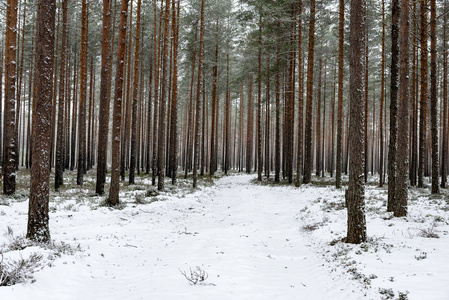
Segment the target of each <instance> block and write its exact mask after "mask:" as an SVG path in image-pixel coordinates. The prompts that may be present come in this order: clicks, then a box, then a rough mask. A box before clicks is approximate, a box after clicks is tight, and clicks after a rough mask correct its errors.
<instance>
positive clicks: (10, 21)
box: [3, 0, 51, 195]
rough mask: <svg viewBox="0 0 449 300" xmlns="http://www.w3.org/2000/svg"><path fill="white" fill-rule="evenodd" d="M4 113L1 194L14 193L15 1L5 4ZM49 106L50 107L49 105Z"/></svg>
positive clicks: (10, 0) (15, 156)
mask: <svg viewBox="0 0 449 300" xmlns="http://www.w3.org/2000/svg"><path fill="white" fill-rule="evenodd" d="M6 4H7V5H6V7H7V8H6V44H5V111H4V117H3V128H4V137H3V193H4V194H5V195H12V194H14V193H15V191H16V159H17V157H18V156H17V155H16V135H15V128H16V126H17V124H16V120H15V117H16V114H15V105H16V99H15V98H16V87H17V86H16V40H17V0H7V2H6ZM50 106H51V105H50Z"/></svg>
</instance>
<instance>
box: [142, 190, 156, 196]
mask: <svg viewBox="0 0 449 300" xmlns="http://www.w3.org/2000/svg"><path fill="white" fill-rule="evenodd" d="M156 196H159V192H158V191H157V190H155V189H149V190H147V191H146V192H145V197H156Z"/></svg>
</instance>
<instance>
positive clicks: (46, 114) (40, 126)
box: [26, 0, 56, 242]
mask: <svg viewBox="0 0 449 300" xmlns="http://www.w3.org/2000/svg"><path fill="white" fill-rule="evenodd" d="M55 12H56V3H55V1H52V0H39V2H38V8H37V43H36V55H37V56H36V76H35V80H36V81H37V82H36V88H37V91H36V94H35V95H36V97H35V98H34V104H33V106H34V108H35V109H34V117H33V136H34V138H33V145H32V148H33V154H32V155H33V158H32V161H33V164H32V167H31V179H30V180H31V188H30V201H29V209H28V227H27V234H26V237H27V238H28V239H32V240H36V241H39V242H48V241H49V240H50V229H49V224H48V221H49V215H48V204H49V192H50V147H51V118H52V98H53V61H54V41H55V33H54V31H55Z"/></svg>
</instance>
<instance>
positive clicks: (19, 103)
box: [0, 6, 26, 170]
mask: <svg viewBox="0 0 449 300" xmlns="http://www.w3.org/2000/svg"><path fill="white" fill-rule="evenodd" d="M25 20H26V6H24V8H23V18H22V41H21V51H20V65H19V75H18V76H19V80H18V82H17V104H16V106H17V107H16V128H15V130H16V133H15V135H16V139H17V140H16V155H17V156H16V169H17V170H18V169H19V154H20V126H21V123H20V117H21V112H20V111H21V107H22V81H23V61H24V56H25V53H24V52H25V51H24V50H25V23H26V21H25ZM0 82H1V81H0ZM23 106H25V105H23ZM22 164H23V159H22Z"/></svg>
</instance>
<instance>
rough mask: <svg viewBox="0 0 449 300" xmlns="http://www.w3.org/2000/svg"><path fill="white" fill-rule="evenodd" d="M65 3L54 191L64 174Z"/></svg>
mask: <svg viewBox="0 0 449 300" xmlns="http://www.w3.org/2000/svg"><path fill="white" fill-rule="evenodd" d="M67 2H68V0H64V1H63V2H62V40H61V43H62V45H61V69H60V71H59V76H60V79H59V100H58V134H57V142H56V166H55V167H56V168H55V190H58V189H59V187H60V186H61V185H63V172H64V138H65V135H64V105H65V102H64V101H65V99H64V86H65V73H66V71H65V61H66V58H65V56H66V43H67Z"/></svg>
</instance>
